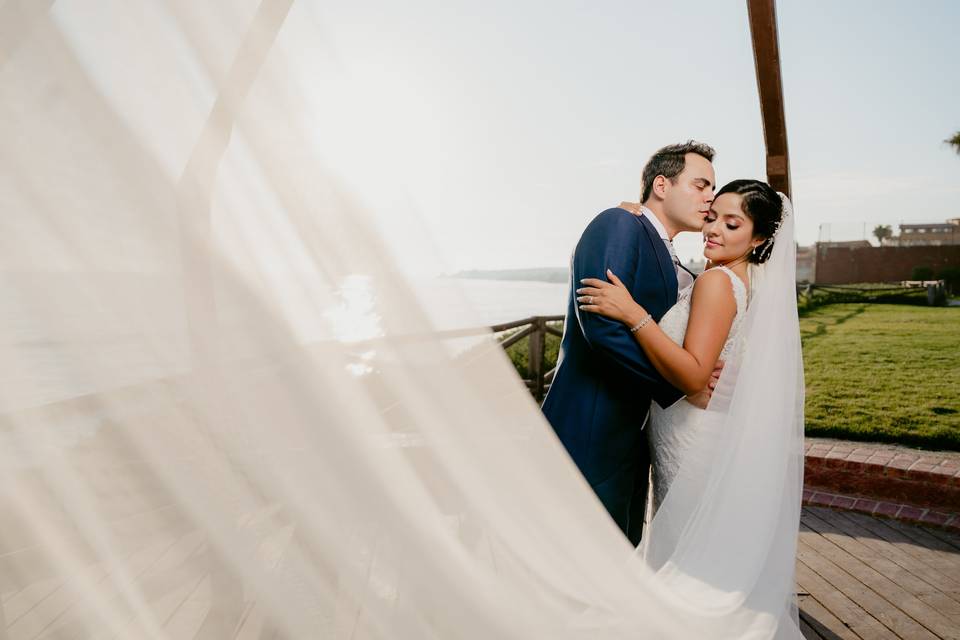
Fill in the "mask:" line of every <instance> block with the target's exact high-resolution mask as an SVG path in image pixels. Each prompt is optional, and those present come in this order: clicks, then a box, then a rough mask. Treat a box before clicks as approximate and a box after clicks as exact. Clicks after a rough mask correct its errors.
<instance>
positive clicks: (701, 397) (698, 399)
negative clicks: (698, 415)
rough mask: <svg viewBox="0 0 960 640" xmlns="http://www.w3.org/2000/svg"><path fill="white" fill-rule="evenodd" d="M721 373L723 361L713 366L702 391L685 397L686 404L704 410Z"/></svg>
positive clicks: (718, 361)
mask: <svg viewBox="0 0 960 640" xmlns="http://www.w3.org/2000/svg"><path fill="white" fill-rule="evenodd" d="M722 372H723V360H717V364H715V365H713V373H711V374H710V380H709V381H708V382H707V386H706V387H705V388H704V389H703V390H702V391H700V392H698V393H695V394H694V395H692V396H687V402H689V403H690V404H692V405H693V406H695V407H697V408H698V409H706V408H707V404H708V403H709V402H710V398H711V396H713V390H714V389H716V388H717V381H718V380H719V379H720V374H721V373H722Z"/></svg>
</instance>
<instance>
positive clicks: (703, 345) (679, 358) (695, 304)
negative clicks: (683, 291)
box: [577, 271, 737, 395]
mask: <svg viewBox="0 0 960 640" xmlns="http://www.w3.org/2000/svg"><path fill="white" fill-rule="evenodd" d="M608 275H609V276H610V279H611V281H612V283H606V282H603V281H602V280H595V279H588V280H584V281H583V284H585V285H588V286H587V287H584V288H581V289H578V290H577V293H578V294H580V297H579V298H578V301H579V302H580V304H581V307H580V308H581V309H582V310H584V311H590V312H593V313H599V314H601V315H604V316H607V317H609V318H612V319H615V320H619V321H621V322H623V323H624V324H626V325H627V326H628V327H636V326H637V325H639V324H643V326H642V327H641V328H639V329H637V330H636V331H634V332H633V335H634V338H635V339H636V340H637V342H638V343H639V344H640V346H641V347H642V348H643V350H644V352H645V353H646V354H647V357H648V358H649V359H650V362H651V363H652V364H653V366H654V367H655V368H656V369H657V371H659V372H660V375H662V376H663V377H664V378H665V379H666V380H667V381H668V382H670V384H672V385H673V386H675V387H677V388H678V389H680V390H681V391H683V392H684V393H685V394H687V395H693V394H695V393H697V392H699V391H701V390H702V389H703V388H704V387H706V386H707V382H708V381H709V380H710V374H711V373H713V369H714V364H715V363H716V362H717V358H718V357H720V351H721V350H722V349H723V343H724V342H726V339H727V335H728V334H729V333H730V327H731V326H732V325H733V318H734V316H735V315H736V313H737V302H736V299H735V298H734V297H733V289H732V287H731V286H730V279H729V277H728V276H727V275H726V274H723V273H719V272H718V271H707V272H705V273H704V274H703V275H701V276H700V277H699V278H697V281H696V283H695V284H694V287H693V300H692V301H691V308H690V319H689V321H688V324H687V332H686V335H684V338H683V346H682V347H681V346H680V345H678V344H677V343H675V342H674V341H673V340H671V339H670V337H669V336H668V335H667V334H665V333H664V332H663V330H662V329H661V328H660V327H659V325H657V323H655V322H652V321H649V322H646V323H643V320H644V318H646V317H647V315H648V314H647V311H646V310H645V309H644V308H643V307H641V306H640V305H638V304H637V303H636V302H634V300H633V298H631V297H630V292H629V291H628V290H627V289H626V287H624V286H623V284H622V283H621V282H620V280H619V279H618V278H617V277H616V276H615V275H613V274H612V273H609V272H608ZM590 298H592V299H590ZM588 302H589V303H590V304H587V303H588Z"/></svg>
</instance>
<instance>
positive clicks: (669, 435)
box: [647, 265, 748, 513]
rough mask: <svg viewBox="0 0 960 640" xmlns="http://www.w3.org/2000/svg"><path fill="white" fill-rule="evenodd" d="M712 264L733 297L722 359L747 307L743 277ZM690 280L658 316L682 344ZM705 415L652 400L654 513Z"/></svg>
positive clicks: (735, 343)
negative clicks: (726, 278) (727, 281)
mask: <svg viewBox="0 0 960 640" xmlns="http://www.w3.org/2000/svg"><path fill="white" fill-rule="evenodd" d="M714 268H715V269H718V270H720V271H722V272H724V273H725V274H727V275H728V276H729V277H730V282H731V285H732V287H733V295H734V298H736V301H737V315H736V316H734V319H733V324H732V325H731V327H730V333H729V334H728V335H727V339H726V341H725V342H724V343H723V349H722V350H721V351H720V359H721V360H723V361H725V362H726V361H728V360H731V359H732V357H734V356H735V355H736V349H738V348H739V346H740V344H741V341H740V328H741V327H742V326H743V319H744V316H745V315H746V311H747V300H748V291H747V287H746V285H745V284H744V283H743V280H741V279H740V278H739V276H737V275H736V274H735V273H733V271H731V270H730V269H728V268H726V267H724V266H722V265H721V266H718V267H714ZM694 284H695V283H694ZM694 284H691V285H689V286H688V287H686V288H684V290H683V291H681V292H680V295H679V297H678V298H677V303H676V304H675V305H673V306H672V307H670V309H669V310H668V311H667V313H666V314H664V316H663V318H662V319H661V320H660V328H661V329H663V332H664V333H666V334H667V335H668V336H669V337H670V339H671V340H673V341H674V342H676V343H677V344H679V345H683V338H684V336H685V335H686V333H687V323H688V322H689V321H690V307H691V303H692V300H693V287H694ZM705 416H706V411H705V410H703V409H699V408H697V407H695V406H693V405H692V404H690V403H689V402H686V401H684V400H681V401H679V402H675V403H674V404H673V405H671V406H670V407H668V408H666V409H664V408H662V407H661V406H660V405H658V404H657V403H655V402H654V403H652V406H651V409H650V419H649V423H648V426H647V432H648V438H649V441H650V459H651V464H650V467H651V480H652V489H653V490H652V494H651V497H652V512H653V513H656V510H657V509H658V508H659V507H660V504H661V503H662V502H663V499H664V497H666V495H667V491H668V490H669V489H670V485H671V484H673V479H674V478H675V477H676V475H677V473H678V472H679V470H680V464H681V462H682V460H683V456H684V453H685V452H686V451H688V450H689V448H690V445H691V443H692V442H693V440H694V438H696V437H697V435H698V434H699V433H700V428H701V426H702V425H703V419H704V417H705Z"/></svg>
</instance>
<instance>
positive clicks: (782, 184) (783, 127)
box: [747, 0, 790, 196]
mask: <svg viewBox="0 0 960 640" xmlns="http://www.w3.org/2000/svg"><path fill="white" fill-rule="evenodd" d="M747 13H748V14H749V17H750V37H751V39H752V40H753V60H754V63H755V66H756V70H757V89H758V91H759V93H760V115H761V117H762V120H763V140H764V143H765V144H766V147H767V181H768V182H769V183H770V184H771V185H772V186H773V188H774V189H776V190H777V191H782V192H783V193H785V194H787V195H788V196H789V195H790V157H789V154H788V153H787V124H786V118H785V117H784V114H783V82H782V80H781V76H780V45H779V42H778V39H777V11H776V6H775V0H747Z"/></svg>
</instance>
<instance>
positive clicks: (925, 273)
mask: <svg viewBox="0 0 960 640" xmlns="http://www.w3.org/2000/svg"><path fill="white" fill-rule="evenodd" d="M910 279H911V280H933V269H931V268H930V267H914V268H913V273H912V274H911V275H910Z"/></svg>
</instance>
